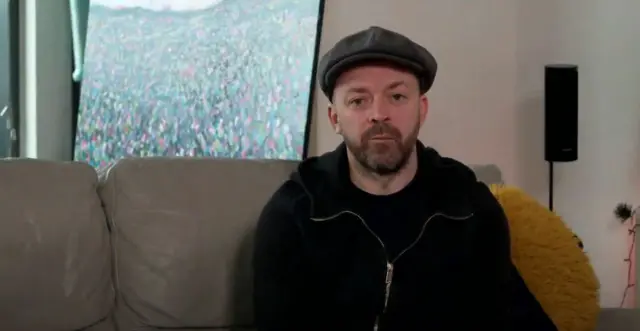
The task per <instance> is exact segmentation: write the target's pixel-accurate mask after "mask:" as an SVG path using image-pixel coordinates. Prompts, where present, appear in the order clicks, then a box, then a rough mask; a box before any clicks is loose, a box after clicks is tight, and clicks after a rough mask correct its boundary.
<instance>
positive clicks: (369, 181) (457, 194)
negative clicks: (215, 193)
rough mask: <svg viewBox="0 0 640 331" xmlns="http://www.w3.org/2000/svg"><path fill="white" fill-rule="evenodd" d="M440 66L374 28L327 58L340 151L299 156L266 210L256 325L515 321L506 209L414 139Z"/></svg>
mask: <svg viewBox="0 0 640 331" xmlns="http://www.w3.org/2000/svg"><path fill="white" fill-rule="evenodd" d="M436 68H437V65H436V61H435V59H434V58H433V56H432V55H431V54H430V53H429V52H428V51H427V50H426V49H424V48H423V47H422V46H420V45H418V44H416V43H414V42H413V41H411V40H410V39H408V38H407V37H405V36H403V35H400V34H398V33H395V32H392V31H389V30H385V29H383V28H380V27H371V28H369V29H367V30H364V31H361V32H358V33H355V34H353V35H351V36H348V37H346V38H344V39H342V40H340V41H339V42H338V43H337V44H336V45H335V46H334V48H333V49H331V50H330V51H329V52H328V53H327V54H325V55H324V57H323V58H322V59H321V61H320V65H319V71H318V79H319V83H320V86H321V88H322V90H323V92H324V93H325V94H326V95H327V97H328V98H329V100H330V101H331V103H330V106H329V109H328V117H329V122H330V123H331V126H332V127H333V129H334V130H335V132H336V133H337V134H339V135H341V136H342V138H343V140H344V143H342V144H341V145H340V146H339V147H338V148H337V149H336V150H334V151H332V152H329V153H327V154H324V155H322V156H319V157H312V158H309V159H307V160H305V161H303V162H302V163H301V164H300V166H299V168H298V170H297V171H296V172H295V173H294V174H293V175H292V176H291V178H290V180H288V181H287V182H286V183H284V184H283V185H282V187H280V189H279V190H278V191H277V192H276V193H275V194H274V195H273V197H272V198H271V200H270V201H269V202H268V203H267V205H266V206H265V208H264V210H263V212H262V215H261V216H260V220H259V225H258V230H257V239H256V246H255V256H254V259H255V260H254V268H255V275H254V276H255V281H254V282H255V283H254V286H255V288H254V291H255V298H254V299H255V314H256V324H257V327H258V330H259V331H276V330H277V331H286V330H301V331H302V330H304V331H307V330H324V331H329V330H331V331H334V330H350V331H357V330H382V331H384V330H393V331H409V330H425V331H427V330H428V331H436V330H438V331H439V330H442V331H445V330H446V331H467V330H469V331H470V330H480V329H487V330H492V331H497V330H506V329H508V327H507V325H508V299H509V297H508V295H507V293H508V290H507V289H508V279H509V272H510V271H509V270H510V267H511V263H510V250H509V247H510V243H509V235H508V228H507V221H506V218H505V215H504V213H503V211H502V209H501V208H500V205H499V204H498V202H497V201H496V199H495V198H494V197H493V195H492V194H491V192H490V191H489V190H488V188H487V187H486V186H485V185H484V184H481V183H479V182H478V181H477V179H476V177H475V175H474V173H473V172H472V171H471V170H470V169H469V168H468V167H466V166H464V165H463V164H461V163H459V162H457V161H455V160H452V159H449V158H445V157H442V156H440V155H438V153H437V152H436V151H435V150H433V149H431V148H427V147H425V146H424V145H423V144H422V143H421V142H420V141H418V132H419V131H420V128H421V126H422V124H423V122H424V120H425V119H426V117H427V113H428V99H427V97H426V96H425V93H426V92H427V91H428V90H429V88H430V87H431V85H432V84H433V81H434V77H435V74H436Z"/></svg>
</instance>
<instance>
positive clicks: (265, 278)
mask: <svg viewBox="0 0 640 331" xmlns="http://www.w3.org/2000/svg"><path fill="white" fill-rule="evenodd" d="M297 191H299V190H298V189H296V187H295V184H293V183H292V182H287V183H285V184H284V185H283V186H282V187H281V188H280V189H279V190H278V191H276V193H274V195H273V196H272V197H271V199H270V200H269V202H268V203H267V204H266V206H265V207H264V209H263V210H262V213H261V215H260V218H259V220H258V227H257V231H256V241H255V246H254V254H253V268H254V277H253V279H254V313H255V323H256V327H257V330H258V331H276V330H277V331H288V330H299V329H300V324H299V323H300V322H301V321H304V320H305V316H306V313H305V311H304V309H305V307H308V305H306V304H305V303H304V300H305V297H306V296H305V295H304V293H305V290H304V284H305V279H306V277H305V275H304V271H303V263H302V262H303V259H302V253H301V252H302V249H301V248H302V234H301V231H300V228H299V226H298V224H299V223H298V222H299V220H298V219H296V212H295V205H296V200H298V199H299V197H300V193H299V192H297Z"/></svg>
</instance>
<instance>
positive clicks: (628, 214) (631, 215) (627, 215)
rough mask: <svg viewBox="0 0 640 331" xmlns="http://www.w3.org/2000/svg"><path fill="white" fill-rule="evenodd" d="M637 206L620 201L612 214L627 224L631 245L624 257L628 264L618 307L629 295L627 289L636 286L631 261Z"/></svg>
mask: <svg viewBox="0 0 640 331" xmlns="http://www.w3.org/2000/svg"><path fill="white" fill-rule="evenodd" d="M638 209H639V208H634V207H633V206H632V205H630V204H628V203H620V204H618V205H617V206H616V209H615V210H614V212H613V213H614V214H615V216H616V218H617V219H618V220H619V221H620V222H621V223H622V224H626V225H627V226H628V231H629V236H631V247H630V248H629V254H628V256H627V257H626V258H625V260H624V261H625V262H626V263H627V264H628V269H627V286H626V288H625V289H624V294H623V295H622V302H621V303H620V307H624V304H625V302H626V300H627V296H628V295H629V291H631V290H632V289H633V288H634V287H635V286H636V284H635V283H636V281H635V280H634V279H633V278H634V277H633V269H634V263H635V261H633V252H634V250H635V243H636V234H637V229H636V224H637V223H636V222H637V219H636V212H637V211H638Z"/></svg>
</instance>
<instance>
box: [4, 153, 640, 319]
mask: <svg viewBox="0 0 640 331" xmlns="http://www.w3.org/2000/svg"><path fill="white" fill-rule="evenodd" d="M295 166H296V163H295V162H283V161H273V162H258V161H234V160H211V159H162V158H157V159H129V160H123V161H121V162H119V163H117V164H116V165H115V166H114V167H112V168H111V169H109V170H108V171H106V172H104V173H102V174H99V175H98V174H96V172H95V171H94V170H93V169H92V168H91V167H89V166H88V165H85V164H82V163H61V162H49V161H41V160H26V159H24V160H20V159H17V160H4V161H0V178H2V180H1V182H0V206H1V209H0V210H2V216H1V218H0V226H1V228H0V330H2V331H78V330H85V331H87V330H88V331H114V330H120V331H125V330H126V331H129V330H137V331H146V330H158V329H171V330H173V331H186V330H195V329H197V330H245V329H251V326H252V312H251V300H250V298H251V287H250V285H249V284H250V274H251V272H250V255H251V236H252V231H253V227H254V224H255V221H256V219H257V217H258V213H259V212H260V210H261V207H262V205H263V204H264V203H265V202H266V200H267V199H268V197H269V196H270V194H271V193H272V192H273V191H274V190H275V188H276V187H277V186H278V185H279V184H280V183H282V182H283V181H284V180H285V179H286V178H287V177H288V176H289V174H290V172H291V171H292V170H293V169H294V168H295ZM476 171H477V173H478V175H479V177H480V178H481V179H483V180H485V181H487V182H497V181H500V173H499V171H497V169H496V168H495V167H477V168H476ZM617 314H619V316H621V317H619V318H617V317H616V316H618V315H617ZM625 314H626V315H628V316H626V315H625ZM623 315H625V316H623ZM633 319H635V322H633V323H636V324H635V325H632V322H631V321H632V320H633ZM638 319H640V318H639V317H638V316H637V314H636V316H635V317H634V316H631V313H630V312H628V311H612V312H606V313H605V314H604V316H603V319H602V321H603V323H606V325H603V326H602V328H601V329H602V330H607V331H614V330H640V324H638ZM616 323H619V324H620V326H616V325H615V324H616ZM116 326H117V327H116ZM576 331H577V330H576Z"/></svg>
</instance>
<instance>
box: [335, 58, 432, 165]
mask: <svg viewBox="0 0 640 331" xmlns="http://www.w3.org/2000/svg"><path fill="white" fill-rule="evenodd" d="M427 108H428V103H427V98H426V96H424V95H421V94H420V88H419V83H418V79H417V78H416V77H415V76H414V75H413V74H412V73H410V72H408V71H406V70H402V69H399V68H394V67H391V66H389V65H384V64H370V65H366V66H361V67H357V68H354V69H351V70H349V71H346V72H345V73H343V74H342V75H341V76H340V78H339V79H338V81H337V82H336V87H335V89H334V93H333V100H332V105H331V106H330V107H329V120H330V122H331V124H332V126H333V128H334V130H335V131H336V132H337V133H338V134H340V135H342V137H343V139H344V141H345V144H346V146H347V148H348V149H349V151H350V152H351V153H352V154H353V156H354V157H355V159H356V160H358V162H359V163H360V164H361V165H362V166H363V167H365V169H368V170H370V171H373V172H374V173H377V174H379V175H382V176H384V175H390V174H394V173H396V172H398V171H399V170H401V169H402V168H403V167H404V166H405V164H406V163H407V160H408V159H409V157H410V156H411V153H413V150H414V147H415V144H416V141H417V139H418V133H419V131H420V127H421V126H422V123H423V122H424V120H425V118H426V115H427Z"/></svg>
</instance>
